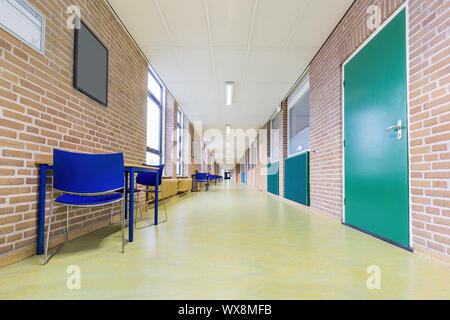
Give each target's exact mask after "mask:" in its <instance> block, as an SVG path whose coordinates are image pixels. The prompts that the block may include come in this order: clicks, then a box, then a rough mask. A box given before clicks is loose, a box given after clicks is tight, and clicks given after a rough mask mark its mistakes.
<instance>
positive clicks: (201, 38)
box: [108, 0, 353, 130]
mask: <svg viewBox="0 0 450 320" xmlns="http://www.w3.org/2000/svg"><path fill="white" fill-rule="evenodd" d="M108 2H109V3H110V4H111V6H112V7H113V8H114V10H115V11H116V13H117V14H118V16H119V17H120V19H121V20H122V21H123V23H124V24H125V26H126V27H127V29H128V30H129V31H130V33H131V34H132V36H133V37H134V39H135V40H136V42H137V43H138V45H139V46H140V47H141V49H142V51H143V52H144V54H145V55H146V56H147V58H148V59H149V61H150V63H151V64H152V65H153V67H154V69H155V70H156V71H157V73H158V74H159V76H160V77H161V79H162V80H163V81H164V83H165V85H166V86H167V87H168V89H169V90H170V92H171V93H172V94H173V95H174V98H175V99H176V100H177V101H178V103H179V105H180V107H181V108H182V110H183V111H184V112H185V113H186V115H187V116H188V118H189V119H190V120H191V121H197V120H202V121H203V127H204V128H218V129H220V130H223V129H224V128H225V125H226V124H231V125H232V126H233V128H243V129H248V128H259V127H261V126H262V125H264V124H265V122H266V121H267V120H268V118H269V117H270V116H271V114H272V113H273V112H274V110H275V109H276V107H277V105H278V104H279V103H280V102H281V100H282V99H283V97H284V96H285V95H286V94H287V92H288V91H289V89H290V88H291V87H292V86H293V85H294V83H295V82H296V80H297V78H298V77H299V76H300V74H301V73H302V71H303V70H304V69H305V68H306V67H307V66H308V64H309V62H310V61H311V59H312V58H313V57H314V55H315V54H316V52H317V51H318V49H319V48H320V46H321V45H322V44H323V43H324V41H325V40H326V38H327V37H328V35H329V34H330V33H331V31H332V30H333V29H334V27H335V26H336V25H337V23H338V22H339V20H340V19H341V18H342V16H343V15H344V13H345V12H346V11H347V9H348V8H349V7H350V5H351V4H352V3H353V0H108ZM226 81H233V82H235V96H234V101H235V103H234V105H233V106H229V107H227V106H225V88H224V82H226Z"/></svg>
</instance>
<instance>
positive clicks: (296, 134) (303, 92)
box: [288, 77, 309, 156]
mask: <svg viewBox="0 0 450 320" xmlns="http://www.w3.org/2000/svg"><path fill="white" fill-rule="evenodd" d="M288 110H289V111H288V150H289V156H292V155H294V154H296V153H300V152H303V151H307V150H309V78H308V77H306V78H305V79H304V80H303V81H302V82H301V83H300V85H299V87H298V89H297V90H296V91H295V92H294V94H293V95H292V98H289V100H288Z"/></svg>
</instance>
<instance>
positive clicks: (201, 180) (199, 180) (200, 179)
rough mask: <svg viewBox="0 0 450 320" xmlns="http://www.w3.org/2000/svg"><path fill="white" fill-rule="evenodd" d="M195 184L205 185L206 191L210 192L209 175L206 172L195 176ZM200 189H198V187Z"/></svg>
mask: <svg viewBox="0 0 450 320" xmlns="http://www.w3.org/2000/svg"><path fill="white" fill-rule="evenodd" d="M195 183H196V184H197V185H198V184H205V188H206V191H208V174H207V173H204V172H197V173H196V174H195ZM197 189H198V187H197Z"/></svg>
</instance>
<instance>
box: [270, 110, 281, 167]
mask: <svg viewBox="0 0 450 320" xmlns="http://www.w3.org/2000/svg"><path fill="white" fill-rule="evenodd" d="M278 116H281V111H280V112H277V113H276V114H275V115H274V116H273V117H272V119H270V163H274V162H277V161H280V138H279V137H278V155H277V158H276V159H274V158H273V156H274V155H273V146H274V143H273V131H275V130H274V128H273V123H274V121H275V119H276V118H277V117H278ZM278 120H280V119H278ZM278 127H280V123H278ZM277 130H280V128H278V129H277ZM278 133H279V132H278Z"/></svg>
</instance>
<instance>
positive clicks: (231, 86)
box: [225, 82, 234, 106]
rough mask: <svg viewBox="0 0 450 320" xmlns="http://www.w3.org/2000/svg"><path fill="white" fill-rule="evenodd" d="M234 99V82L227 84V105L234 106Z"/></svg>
mask: <svg viewBox="0 0 450 320" xmlns="http://www.w3.org/2000/svg"><path fill="white" fill-rule="evenodd" d="M233 97H234V82H225V104H226V105H227V106H231V105H233Z"/></svg>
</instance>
